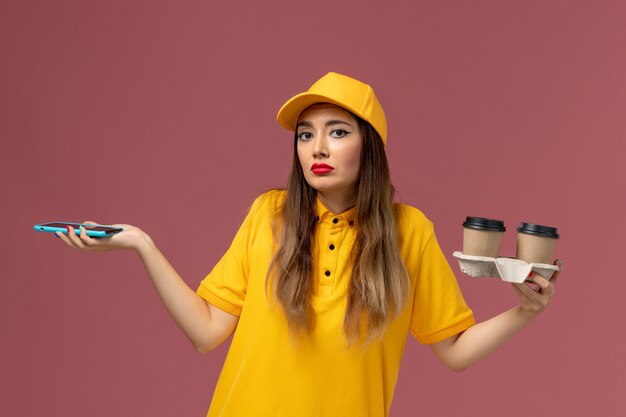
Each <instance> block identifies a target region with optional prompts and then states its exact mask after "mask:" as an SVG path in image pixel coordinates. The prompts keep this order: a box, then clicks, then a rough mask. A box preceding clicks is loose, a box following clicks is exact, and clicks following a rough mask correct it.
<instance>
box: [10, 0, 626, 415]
mask: <svg viewBox="0 0 626 417" xmlns="http://www.w3.org/2000/svg"><path fill="white" fill-rule="evenodd" d="M371 3H374V2H371ZM625 21H626V7H625V6H624V3H623V2H621V1H614V2H609V1H586V2H585V1H578V2H571V1H524V2H521V1H520V2H510V1H474V2H467V1H456V2H449V1H448V2H439V1H403V2H388V3H387V4H383V2H375V4H373V5H369V4H368V2H364V1H336V0H334V1H318V2H310V3H309V4H299V3H297V2H288V1H285V2H278V1H275V0H269V1H263V2H252V1H249V2H247V4H246V3H240V2H232V3H227V2H200V1H192V2H164V1H146V2H140V1H115V2H111V1H107V2H103V1H98V2H95V1H89V2H88V1H74V2H69V1H55V2H45V1H24V0H20V1H8V0H4V1H3V2H2V5H1V6H0V46H1V51H2V52H1V53H2V55H1V56H2V58H1V59H2V61H1V65H0V140H1V148H0V162H1V164H0V169H1V174H2V175H1V176H0V186H1V188H0V192H1V195H2V205H1V210H2V216H3V217H4V219H5V221H4V239H2V243H0V245H1V248H0V254H1V255H0V256H1V259H2V260H1V262H0V268H1V269H0V326H1V328H2V343H1V344H0V349H1V351H0V353H1V355H0V375H1V376H0V384H1V385H0V414H1V415H7V416H8V415H11V416H13V415H20V416H30V415H52V416H66V415H89V416H93V417H96V416H133V415H145V416H148V415H149V416H172V415H176V416H203V415H205V414H206V411H207V409H208V407H209V403H210V400H211V396H212V393H213V389H214V387H215V384H216V381H217V378H218V375H219V371H220V369H221V366H222V363H223V360H224V357H225V355H226V352H227V348H228V343H229V342H227V343H225V344H224V345H223V346H221V347H220V348H219V349H218V350H217V351H214V352H211V353H209V354H206V355H200V354H198V353H196V352H195V350H194V349H193V348H192V346H191V344H190V343H189V342H188V341H187V339H186V338H185V337H184V335H183V334H182V332H181V331H180V330H179V329H178V327H177V326H176V324H175V323H174V321H173V320H172V319H171V318H170V317H169V316H168V314H167V312H166V311H165V309H164V308H163V306H162V305H161V303H160V300H159V298H158V296H157V294H156V291H155V290H154V288H153V286H152V284H151V283H150V280H149V278H148V276H147V274H146V272H145V271H144V269H143V266H142V264H141V262H140V261H139V259H138V257H137V256H136V255H134V254H132V253H129V252H114V253H104V254H102V253H98V254H95V253H80V252H78V251H73V250H71V249H69V248H68V247H66V246H65V245H63V244H62V243H61V241H59V240H57V239H55V238H54V237H53V236H52V235H51V234H43V233H37V232H34V231H33V225H34V224H36V223H40V222H46V221H53V220H67V221H85V220H95V221H98V222H101V223H118V222H119V223H130V224H134V225H137V226H139V227H141V228H142V229H144V230H145V231H147V232H148V233H149V234H150V235H151V236H152V237H153V238H154V240H155V241H156V243H157V244H158V246H159V247H160V249H161V250H162V251H163V253H164V254H165V255H166V256H167V257H168V259H169V260H170V262H171V263H172V265H173V266H174V267H175V268H176V270H177V271H178V272H179V274H180V275H181V276H182V277H183V278H184V279H185V281H186V282H187V283H188V284H189V285H190V286H191V287H192V288H194V289H195V288H196V287H197V285H198V283H199V282H200V280H201V279H202V278H203V277H204V276H205V275H206V274H207V273H208V272H209V271H210V270H211V268H212V267H213V266H214V264H215V263H216V262H217V261H218V259H219V258H220V257H221V256H222V254H223V253H224V252H225V250H226V249H227V247H228V245H229V244H230V242H231V240H232V238H233V236H234V233H235V231H236V230H237V228H238V226H239V224H240V222H241V221H242V219H243V216H244V214H245V209H246V208H247V207H248V206H249V204H250V203H251V202H252V201H253V199H254V197H255V196H257V195H258V194H259V193H261V192H263V191H264V190H266V189H267V188H269V187H273V186H283V185H284V184H285V182H286V179H287V174H288V169H289V165H290V161H291V157H292V156H291V146H292V142H291V134H290V133H289V132H288V131H286V130H285V129H283V128H281V127H280V126H278V124H277V123H276V122H275V114H276V111H277V110H278V108H279V107H280V105H281V104H282V103H283V102H284V101H285V100H286V99H288V98H289V97H291V96H292V95H294V94H296V93H299V92H301V91H304V90H305V89H306V88H308V86H309V85H310V84H311V83H312V82H313V81H314V80H316V79H317V78H319V77H320V76H321V75H323V74H325V73H326V72H328V71H337V72H342V73H346V74H349V75H352V76H354V77H357V78H359V79H362V80H364V81H367V82H368V83H370V84H372V85H373V86H374V87H375V90H376V92H377V95H378V96H379V98H380V100H381V102H382V103H383V105H384V107H385V110H386V112H387V115H388V121H389V125H390V127H389V145H388V147H387V150H388V158H389V162H390V166H391V170H392V177H393V182H394V184H395V186H396V188H397V191H398V193H397V198H398V200H399V201H403V202H405V203H408V204H411V205H414V206H416V207H418V208H420V209H421V210H422V211H424V212H425V213H426V215H427V216H429V217H430V218H431V219H432V220H433V221H434V222H435V224H436V230H437V234H438V237H439V241H440V244H441V246H442V248H443V250H444V252H445V253H446V254H447V255H449V260H450V262H451V263H452V265H453V267H454V269H455V271H459V269H458V266H457V264H456V261H455V259H454V258H452V256H451V254H452V252H453V251H454V250H458V249H460V248H461V238H462V228H461V223H462V221H463V220H464V218H465V216H467V215H475V216H483V217H495V218H501V219H503V220H504V221H505V223H506V225H507V234H506V236H505V242H504V247H503V251H502V252H503V254H504V255H509V256H512V255H513V254H514V247H515V227H516V226H517V224H518V223H519V222H521V221H527V222H535V223H540V224H547V225H554V226H557V227H558V228H559V232H560V233H561V236H562V238H561V240H560V241H559V244H558V248H557V253H556V255H557V256H558V257H561V258H562V259H563V263H564V272H563V274H562V275H561V279H560V280H559V283H558V285H557V288H556V289H557V291H556V295H555V297H554V299H553V302H552V304H551V305H550V307H549V308H548V309H547V310H546V311H545V312H544V313H543V314H542V315H541V316H540V317H539V318H538V319H537V320H536V321H534V322H533V323H531V324H530V325H529V326H528V327H527V328H525V329H524V330H523V331H522V332H521V333H520V334H518V335H516V336H515V337H514V338H513V340H511V341H510V342H509V343H508V344H507V345H505V346H504V347H503V348H502V349H501V350H499V351H498V352H496V353H495V354H493V355H492V356H490V357H488V358H487V359H485V360H484V361H482V362H481V363H479V364H477V365H475V366H474V367H473V368H470V369H468V370H467V371H465V372H462V373H460V374H457V373H454V372H452V371H449V370H448V369H446V368H445V367H444V366H443V365H441V364H440V363H439V362H438V361H437V360H436V358H435V356H434V355H433V354H432V353H431V352H430V349H429V348H427V347H426V346H422V345H420V344H419V343H418V342H417V341H415V340H414V339H412V338H409V341H408V343H407V347H406V351H405V357H404V362H403V365H402V368H401V372H400V377H399V380H398V385H397V387H396V393H395V398H394V402H393V405H392V408H391V415H392V416H396V417H400V416H416V415H421V416H453V415H469V416H472V415H503V416H508V417H515V416H527V415H533V416H556V415H567V416H589V415H602V416H618V415H623V414H622V413H623V412H624V411H623V406H622V405H621V403H622V401H621V396H622V395H623V387H624V384H625V382H626V381H624V372H625V371H626V364H625V359H624V343H625V342H626V333H625V332H624V329H625V326H624V308H623V306H624V301H623V295H624V293H625V292H626V283H625V281H624V279H623V278H622V276H623V272H622V271H621V270H620V268H619V264H617V262H618V261H619V260H620V259H621V258H623V253H622V251H623V247H624V246H623V244H622V242H623V236H624V233H625V232H626V228H625V227H624V226H625V223H624V221H623V220H622V218H623V217H624V213H625V210H624V209H625V208H626V205H625V204H624V194H623V193H624V178H625V175H624V174H625V172H624V171H625V170H624V155H625V153H624V150H625V146H624V139H625V137H626V112H625V111H626V75H625V74H626V54H625V53H624V45H625V44H626V25H624V22H625ZM457 277H458V280H459V283H460V285H461V287H462V290H463V293H464V294H465V296H466V299H467V301H468V303H469V304H470V306H471V307H472V308H473V309H474V311H475V313H476V316H477V319H478V320H480V321H482V320H486V319H488V318H490V317H492V316H494V315H496V314H498V313H500V312H502V311H505V310H507V309H509V308H511V307H513V306H515V305H516V297H515V293H514V291H513V290H512V289H511V288H510V286H509V285H508V284H505V283H504V282H501V281H498V280H494V279H473V278H469V277H467V276H465V275H463V274H462V273H460V271H459V272H458V274H457ZM270 381H271V378H270Z"/></svg>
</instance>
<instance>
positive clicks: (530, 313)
mask: <svg viewBox="0 0 626 417" xmlns="http://www.w3.org/2000/svg"><path fill="white" fill-rule="evenodd" d="M517 310H518V314H519V315H520V316H521V317H522V318H524V320H526V321H531V320H533V319H534V318H535V317H537V316H538V315H539V313H540V312H539V311H537V310H529V309H528V310H527V309H525V308H524V307H523V306H521V305H520V306H517Z"/></svg>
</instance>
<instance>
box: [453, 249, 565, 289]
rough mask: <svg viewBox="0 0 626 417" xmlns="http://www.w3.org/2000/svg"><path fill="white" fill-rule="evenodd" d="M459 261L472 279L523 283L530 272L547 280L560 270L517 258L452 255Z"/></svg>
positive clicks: (461, 253)
mask: <svg viewBox="0 0 626 417" xmlns="http://www.w3.org/2000/svg"><path fill="white" fill-rule="evenodd" d="M452 256H454V257H455V258H457V259H458V261H459V266H460V267H461V271H463V273H465V274H467V275H469V276H470V277H493V278H500V279H502V281H506V282H515V283H518V284H521V283H523V282H524V281H525V280H526V278H528V274H530V271H533V272H534V273H536V274H539V275H541V276H542V277H544V278H546V279H550V278H552V275H553V274H554V272H556V271H558V270H559V267H558V266H556V265H550V264H535V263H531V264H529V263H527V262H524V261H522V260H521V259H515V258H504V257H503V258H489V257H487V256H472V255H464V254H463V252H458V251H457V252H454V253H453V254H452Z"/></svg>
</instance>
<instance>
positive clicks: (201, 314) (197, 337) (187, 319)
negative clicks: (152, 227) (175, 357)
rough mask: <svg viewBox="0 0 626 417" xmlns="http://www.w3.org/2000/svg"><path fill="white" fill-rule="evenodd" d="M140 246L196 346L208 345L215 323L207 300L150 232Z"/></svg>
mask: <svg viewBox="0 0 626 417" xmlns="http://www.w3.org/2000/svg"><path fill="white" fill-rule="evenodd" d="M136 250H137V254H138V255H139V257H140V258H141V260H142V262H143V264H144V267H145V268H146V271H147V272H148V275H149V276H150V279H151V280H152V283H153V284H154V287H155V288H156V290H157V293H158V294H159V297H160V298H161V301H162V302H163V304H164V305H165V308H166V309H167V311H168V312H169V314H170V315H171V316H172V318H173V319H174V321H175V322H176V324H178V326H179V327H180V328H181V330H182V331H183V333H185V335H186V336H187V338H188V339H189V340H190V341H191V343H192V344H193V345H194V347H196V349H198V348H199V347H200V346H205V345H206V344H207V343H206V342H207V341H206V339H207V337H208V335H210V331H209V329H210V325H211V313H210V311H209V308H208V306H207V304H206V302H205V301H204V300H203V299H202V298H201V297H200V296H199V295H198V294H196V292H195V291H193V290H192V289H191V288H189V286H188V285H187V284H186V283H185V281H183V279H182V278H181V277H180V275H178V273H177V272H176V270H174V268H173V267H172V265H171V264H170V263H169V262H168V260H167V259H166V258H165V256H163V254H162V253H161V252H160V251H159V249H158V248H157V247H156V245H155V244H154V242H153V241H152V239H151V238H150V237H149V236H148V235H146V236H145V239H144V240H143V241H142V242H141V243H140V244H139V246H138V247H137V249H136Z"/></svg>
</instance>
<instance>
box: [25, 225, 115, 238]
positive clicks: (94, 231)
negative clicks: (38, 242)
mask: <svg viewBox="0 0 626 417" xmlns="http://www.w3.org/2000/svg"><path fill="white" fill-rule="evenodd" d="M66 226H72V227H73V228H74V233H76V234H77V235H80V229H79V228H80V226H83V227H84V228H85V232H86V233H87V236H91V237H107V236H113V235H114V234H116V233H119V232H121V231H122V230H124V229H123V228H121V227H113V226H107V225H103V224H90V223H87V224H83V223H72V222H52V223H41V224H36V225H35V230H36V231H38V232H52V233H54V232H61V233H64V234H67V228H66Z"/></svg>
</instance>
